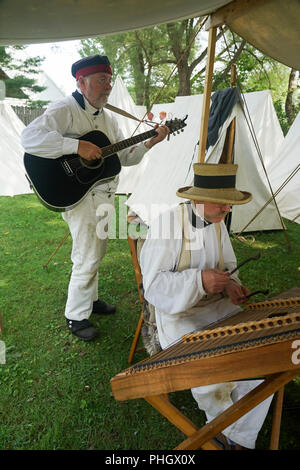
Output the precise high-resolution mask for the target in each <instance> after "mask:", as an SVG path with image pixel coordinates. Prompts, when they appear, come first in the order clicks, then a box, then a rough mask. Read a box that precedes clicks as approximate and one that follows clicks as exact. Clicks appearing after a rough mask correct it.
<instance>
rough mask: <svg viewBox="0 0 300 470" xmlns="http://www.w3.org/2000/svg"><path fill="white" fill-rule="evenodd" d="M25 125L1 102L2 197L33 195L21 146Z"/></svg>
mask: <svg viewBox="0 0 300 470" xmlns="http://www.w3.org/2000/svg"><path fill="white" fill-rule="evenodd" d="M23 129H24V124H23V123H22V121H21V120H20V119H19V118H18V116H17V115H16V113H15V112H14V110H13V109H12V107H11V106H10V105H9V104H7V103H5V102H3V101H2V102H0V196H15V195H17V194H27V193H31V192H32V190H31V189H30V187H29V184H28V181H27V179H26V177H25V171H24V165H23V155H24V149H23V147H22V146H21V140H20V136H21V132H22V130H23Z"/></svg>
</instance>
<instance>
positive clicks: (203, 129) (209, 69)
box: [198, 27, 217, 163]
mask: <svg viewBox="0 0 300 470" xmlns="http://www.w3.org/2000/svg"><path fill="white" fill-rule="evenodd" d="M216 33H217V28H216V27H213V28H210V30H209V36H208V47H207V62H206V72H205V84H204V93H203V104H202V116H201V126H200V138H199V152H198V162H199V163H204V160H205V149H206V140H207V130H208V119H209V107H210V97H211V90H212V76H213V69H214V60H215V50H216V36H217V34H216Z"/></svg>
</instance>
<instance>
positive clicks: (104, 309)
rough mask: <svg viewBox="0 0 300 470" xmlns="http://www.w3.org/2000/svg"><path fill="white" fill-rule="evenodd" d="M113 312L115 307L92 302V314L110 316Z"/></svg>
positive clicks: (97, 301)
mask: <svg viewBox="0 0 300 470" xmlns="http://www.w3.org/2000/svg"><path fill="white" fill-rule="evenodd" d="M115 311H116V307H115V305H111V304H107V303H106V302H103V300H96V302H93V310H92V313H96V314H97V315H111V314H112V313H115Z"/></svg>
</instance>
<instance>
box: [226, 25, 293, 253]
mask: <svg viewBox="0 0 300 470" xmlns="http://www.w3.org/2000/svg"><path fill="white" fill-rule="evenodd" d="M220 29H221V31H222V34H223V39H224V42H225V48H226V50H227V52H228V56H229V60H230V61H232V57H231V52H230V49H229V46H228V44H227V41H226V38H225V34H224V31H223V28H222V26H220ZM230 32H231V34H232V38H233V42H234V45H235V48H236V49H237V45H236V42H235V39H234V35H233V32H232V31H231V30H230ZM236 80H237V83H238V86H239V89H240V91H241V96H242V100H243V106H242V112H243V114H244V117H245V120H246V123H247V125H248V129H249V132H250V135H251V137H252V140H253V144H254V146H255V148H256V151H257V154H258V157H259V160H260V162H261V165H262V168H263V171H264V173H265V176H266V179H267V182H268V186H269V189H270V192H271V195H272V197H271V199H270V200H269V201H268V202H267V204H265V206H264V207H263V208H262V209H260V211H258V212H257V214H256V215H255V216H254V217H253V218H252V219H251V221H250V222H248V224H247V225H245V227H243V228H242V229H241V231H240V232H239V234H238V235H237V236H239V235H241V233H242V232H243V231H244V230H245V229H246V228H247V227H248V226H249V225H250V223H251V222H253V221H254V220H255V219H256V217H258V215H259V214H260V213H261V212H262V210H263V209H264V208H265V207H266V206H267V205H268V204H269V203H270V202H271V201H272V200H273V201H274V204H275V207H276V210H277V213H278V216H279V219H280V223H281V226H282V229H283V233H284V236H285V238H286V241H287V243H288V246H289V247H290V248H291V245H290V242H289V239H288V237H287V234H286V230H285V226H284V222H283V220H282V217H281V214H280V211H279V207H278V205H277V201H276V199H275V195H274V192H273V188H272V185H271V182H270V179H269V176H268V172H267V169H266V167H265V164H264V161H263V156H262V152H261V149H260V147H259V143H258V139H257V136H256V133H255V129H254V126H253V122H252V119H251V116H250V112H249V108H248V105H247V102H246V98H245V93H244V91H243V87H242V84H241V82H240V79H239V77H238V73H237V77H236ZM236 93H238V92H237V90H236ZM245 109H246V111H247V113H246V112H245ZM277 194H278V192H277ZM277 194H276V195H277Z"/></svg>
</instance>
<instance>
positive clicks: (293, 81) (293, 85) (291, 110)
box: [285, 69, 297, 126]
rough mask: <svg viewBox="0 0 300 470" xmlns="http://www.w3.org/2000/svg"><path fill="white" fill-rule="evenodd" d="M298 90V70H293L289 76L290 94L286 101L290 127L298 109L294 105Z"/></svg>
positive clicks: (288, 93)
mask: <svg viewBox="0 0 300 470" xmlns="http://www.w3.org/2000/svg"><path fill="white" fill-rule="evenodd" d="M296 89H297V70H295V69H291V72H290V76H289V84H288V92H287V95H286V100H285V113H286V117H287V120H288V123H289V125H290V126H291V125H292V124H293V121H294V119H295V114H296V108H295V106H294V104H293V93H294V91H295V90H296Z"/></svg>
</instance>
